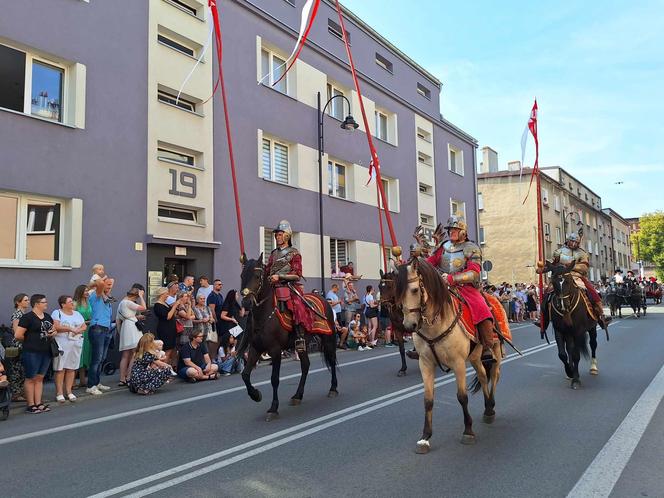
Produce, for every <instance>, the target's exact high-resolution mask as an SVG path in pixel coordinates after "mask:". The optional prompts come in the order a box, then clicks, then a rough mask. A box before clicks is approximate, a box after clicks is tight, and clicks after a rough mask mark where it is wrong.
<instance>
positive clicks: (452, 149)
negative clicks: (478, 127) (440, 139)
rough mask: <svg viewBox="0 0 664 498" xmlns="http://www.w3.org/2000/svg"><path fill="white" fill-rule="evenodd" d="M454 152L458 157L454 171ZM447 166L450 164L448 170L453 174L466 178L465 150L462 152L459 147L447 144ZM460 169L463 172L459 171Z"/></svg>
mask: <svg viewBox="0 0 664 498" xmlns="http://www.w3.org/2000/svg"><path fill="white" fill-rule="evenodd" d="M452 152H454V154H455V155H456V157H457V160H456V161H455V162H454V164H455V167H454V169H452ZM447 164H448V169H449V170H450V171H451V172H452V173H454V174H455V175H459V176H464V175H465V166H464V159H463V150H461V149H459V148H457V147H454V146H453V145H451V144H447ZM459 164H460V165H461V167H460V168H459ZM459 169H460V170H461V171H459Z"/></svg>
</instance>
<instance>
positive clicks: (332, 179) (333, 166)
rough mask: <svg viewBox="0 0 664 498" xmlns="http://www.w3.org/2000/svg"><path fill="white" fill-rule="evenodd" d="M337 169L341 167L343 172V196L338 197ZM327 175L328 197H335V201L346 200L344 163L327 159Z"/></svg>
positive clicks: (346, 178)
mask: <svg viewBox="0 0 664 498" xmlns="http://www.w3.org/2000/svg"><path fill="white" fill-rule="evenodd" d="M337 167H342V168H343V170H344V194H345V195H339V178H338V177H337ZM330 170H331V171H330ZM327 174H328V184H327V187H328V189H327V193H328V195H329V196H330V197H336V198H337V199H348V166H346V165H345V164H344V163H340V162H338V161H334V160H333V159H328V161H327ZM330 187H332V193H330Z"/></svg>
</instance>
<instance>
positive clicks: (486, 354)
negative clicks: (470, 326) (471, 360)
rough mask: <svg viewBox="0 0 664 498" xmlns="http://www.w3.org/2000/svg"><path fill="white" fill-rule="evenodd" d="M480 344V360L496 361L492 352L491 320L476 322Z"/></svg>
mask: <svg viewBox="0 0 664 498" xmlns="http://www.w3.org/2000/svg"><path fill="white" fill-rule="evenodd" d="M477 332H478V335H479V340H480V344H481V345H482V347H483V351H482V361H496V357H495V356H494V354H493V342H494V340H493V321H492V320H484V321H483V322H480V323H478V324H477Z"/></svg>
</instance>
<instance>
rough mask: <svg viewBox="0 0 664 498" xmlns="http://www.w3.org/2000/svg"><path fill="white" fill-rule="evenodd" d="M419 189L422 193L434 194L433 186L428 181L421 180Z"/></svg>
mask: <svg viewBox="0 0 664 498" xmlns="http://www.w3.org/2000/svg"><path fill="white" fill-rule="evenodd" d="M418 189H419V192H420V194H424V195H431V196H432V195H433V187H432V186H431V185H429V184H428V183H424V182H419V185H418Z"/></svg>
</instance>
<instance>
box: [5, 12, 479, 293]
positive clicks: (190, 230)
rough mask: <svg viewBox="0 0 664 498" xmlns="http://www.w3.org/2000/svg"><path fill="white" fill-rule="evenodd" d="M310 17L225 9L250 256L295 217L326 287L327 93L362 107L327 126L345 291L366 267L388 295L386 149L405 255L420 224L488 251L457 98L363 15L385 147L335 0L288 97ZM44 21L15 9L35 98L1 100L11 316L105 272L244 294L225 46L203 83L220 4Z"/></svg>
mask: <svg viewBox="0 0 664 498" xmlns="http://www.w3.org/2000/svg"><path fill="white" fill-rule="evenodd" d="M303 1H304V0H293V1H290V0H289V1H286V0H274V1H270V2H264V1H258V0H236V1H229V0H225V1H220V2H218V4H219V10H220V13H221V22H222V32H223V40H224V54H223V55H224V71H225V80H226V90H227V94H228V104H229V113H230V116H231V123H232V130H231V132H232V136H233V140H234V151H235V161H236V164H237V167H238V185H239V188H240V204H241V208H242V213H243V222H244V223H243V224H244V230H245V239H246V245H247V250H248V252H249V256H251V257H255V256H256V255H258V254H259V253H260V252H269V251H270V250H271V249H272V247H273V238H272V232H271V230H272V228H273V227H274V226H275V225H276V223H277V222H278V221H279V220H280V219H283V218H287V219H289V220H290V221H291V223H292V225H293V228H294V230H295V231H296V233H295V236H294V243H295V245H296V246H297V247H298V248H299V249H300V250H301V251H302V252H303V254H304V268H305V277H307V278H309V279H310V282H311V283H308V284H307V285H308V287H309V288H311V287H318V286H319V285H318V279H319V278H320V277H321V275H320V267H321V264H320V263H321V262H320V256H319V254H320V245H319V244H320V242H319V239H320V235H319V223H318V220H319V211H318V171H319V168H318V151H317V149H318V130H317V119H318V116H317V112H318V111H317V103H318V96H319V94H320V96H321V100H322V103H323V104H324V103H325V102H327V101H328V99H329V98H330V97H332V96H334V95H339V94H343V95H344V96H345V97H346V98H347V99H348V100H349V101H350V109H349V108H348V105H347V104H346V103H345V102H344V100H343V99H341V98H337V99H335V100H333V101H332V103H331V104H330V105H329V106H328V108H327V111H326V113H327V115H326V117H325V121H324V122H325V125H324V130H325V135H324V150H323V152H324V154H323V161H322V164H323V168H322V175H323V185H324V189H323V194H324V199H323V215H324V221H325V229H324V240H323V248H324V255H325V261H324V267H325V277H326V278H328V279H329V278H330V277H331V275H332V273H333V270H334V269H335V268H336V267H338V266H342V265H344V264H345V263H347V262H348V261H353V262H354V264H355V268H356V272H357V273H358V274H362V275H363V278H365V279H368V280H374V279H377V278H378V270H379V267H380V260H381V247H380V232H379V228H378V215H377V209H376V188H375V185H374V184H373V183H372V184H370V185H368V186H366V185H365V184H366V182H367V180H368V178H369V173H368V166H369V164H368V161H369V153H368V148H367V144H366V136H365V134H366V133H367V132H368V133H371V134H372V135H373V137H374V141H375V143H376V146H377V150H378V154H379V156H380V159H381V166H382V169H381V172H382V175H383V182H384V187H385V190H386V193H387V196H388V208H389V210H390V212H391V214H392V218H393V221H394V226H395V231H396V233H397V236H398V238H399V242H400V243H401V244H402V245H403V246H405V247H407V245H408V244H409V243H410V242H411V240H410V234H411V233H412V231H413V228H414V226H415V225H417V224H418V223H422V224H424V225H425V226H426V227H427V229H428V230H431V231H432V230H433V228H434V227H435V225H436V223H437V222H439V221H444V220H446V219H447V217H448V216H449V215H450V214H451V213H454V214H461V215H464V216H465V217H466V219H467V220H468V222H469V226H470V232H471V234H476V233H477V222H476V220H477V214H476V213H477V209H476V191H475V170H476V165H475V149H476V146H477V142H476V141H475V139H474V138H473V137H472V136H470V135H469V134H468V133H466V132H464V131H463V130H460V129H459V128H457V127H456V126H454V125H453V124H452V123H450V122H448V121H447V120H445V119H444V118H443V117H442V115H441V110H440V104H439V97H440V92H441V83H440V81H439V80H438V79H436V78H435V77H434V76H433V75H431V74H430V73H429V72H427V71H426V70H425V69H424V68H422V67H421V66H420V65H418V64H417V63H416V62H415V61H413V60H412V59H411V58H410V57H408V56H407V55H405V54H404V53H403V52H401V51H400V50H399V49H398V48H397V47H396V46H394V45H393V44H392V43H390V42H389V41H388V40H387V39H385V38H384V37H383V36H381V35H380V34H379V33H377V32H376V31H375V30H373V29H372V28H371V27H370V26H369V25H368V24H366V23H365V22H364V21H363V20H361V19H359V18H358V17H357V16H355V15H354V14H353V13H352V12H350V11H348V10H346V9H344V16H345V24H346V30H347V31H348V34H349V36H350V38H351V44H352V50H353V55H354V59H355V64H356V67H357V69H358V72H359V78H360V82H361V85H362V93H363V98H364V106H365V108H366V110H367V113H368V117H369V120H368V121H369V123H368V128H369V129H368V130H367V129H366V127H365V125H364V123H363V122H362V119H361V116H360V110H359V97H358V95H357V93H356V92H355V90H354V88H353V84H352V78H351V75H350V72H349V68H348V65H347V62H346V60H347V58H346V53H345V48H344V44H343V42H342V41H341V39H340V35H341V31H340V30H341V28H340V26H339V25H338V18H337V17H336V12H335V10H334V8H333V4H332V3H331V2H328V1H326V0H324V1H323V2H322V3H321V7H320V10H319V13H318V17H317V19H316V22H315V24H314V27H313V29H312V31H311V33H310V35H309V41H308V43H307V46H306V47H305V49H304V50H303V52H302V54H301V57H300V60H299V61H298V62H297V64H295V66H294V67H293V69H292V70H291V71H290V72H289V73H288V75H287V77H286V78H284V79H283V80H282V81H281V82H280V83H279V84H277V85H274V86H273V85H272V84H273V83H274V81H275V79H276V77H277V76H278V75H279V74H280V71H281V70H282V69H280V66H281V64H283V61H284V60H285V59H286V58H287V56H288V55H289V53H290V50H291V49H292V47H293V45H294V43H295V37H296V35H297V28H298V27H299V22H300V19H299V16H300V11H301V7H302V3H303ZM42 14H43V15H40V16H38V17H35V16H33V15H32V11H31V10H30V9H29V8H28V7H27V6H25V5H22V4H21V3H12V5H10V6H8V7H7V8H6V9H5V11H4V13H3V16H2V18H1V19H0V36H2V38H0V58H1V59H2V60H3V61H13V62H12V64H13V65H12V64H9V65H8V63H5V62H3V63H2V64H0V71H7V70H6V69H4V68H6V67H11V68H12V69H11V72H10V73H8V74H10V75H11V76H12V78H14V80H15V83H17V84H18V86H19V87H20V88H21V91H20V92H15V91H14V92H13V91H12V90H11V88H9V87H8V86H2V85H0V145H2V148H3V150H4V151H6V153H5V155H4V157H3V159H4V165H5V168H4V170H5V172H6V173H5V175H4V178H3V180H4V181H3V184H2V185H1V186H0V209H1V210H2V214H3V216H2V218H1V219H2V221H1V222H0V233H1V234H2V241H0V250H1V252H0V276H2V277H3V280H5V281H9V280H11V281H15V282H20V285H17V287H16V288H8V287H6V286H5V288H4V289H3V290H2V291H1V292H2V293H6V294H2V295H0V299H5V301H7V302H8V299H10V298H9V297H8V296H10V295H12V294H13V293H15V292H18V291H25V292H28V293H30V292H36V291H45V292H47V293H49V295H51V296H55V294H56V293H60V292H71V290H73V287H74V286H75V285H76V284H78V283H81V282H86V281H87V279H88V278H89V268H90V266H91V265H92V264H94V263H97V262H102V263H104V264H106V267H107V270H108V272H109V273H110V274H112V275H113V276H115V277H116V279H117V281H118V285H119V286H122V287H126V286H128V285H130V284H131V283H133V282H135V281H137V282H145V283H147V285H148V287H149V289H150V290H151V291H154V289H155V288H156V287H157V286H158V285H160V284H161V283H162V282H163V281H164V279H165V278H166V277H167V275H169V274H171V273H175V274H177V275H179V276H183V275H187V274H193V275H200V274H207V275H210V276H220V277H222V278H223V279H224V280H225V281H226V282H227V288H232V287H235V286H237V285H239V281H238V280H239V273H240V267H239V263H238V256H239V244H238V241H237V238H238V237H237V228H236V222H235V208H234V201H233V191H232V186H231V180H230V169H229V159H228V148H227V143H226V129H225V122H224V116H223V108H222V107H221V100H220V99H219V95H215V96H214V98H212V99H210V97H211V95H212V89H213V87H214V84H215V81H216V75H217V69H216V57H215V55H214V53H213V52H212V49H210V50H209V51H208V52H207V53H205V54H204V55H203V58H202V62H201V64H199V65H198V66H196V68H195V69H194V70H193V72H192V68H194V65H195V62H196V59H198V58H199V57H200V56H201V55H202V52H203V50H204V47H205V46H206V43H207V40H208V37H209V34H210V31H209V29H210V22H211V21H210V19H209V13H208V11H207V2H204V1H203V0H147V1H145V2H135V1H130V0H117V1H114V2H95V1H93V2H85V1H81V0H53V1H52V2H49V3H47V4H46V5H44V7H43V12H42ZM53 23H56V24H57V25H58V26H61V27H62V29H58V30H52V29H50V26H52V25H53ZM118 33H122V36H118ZM82 40H84V41H85V43H81V41H82ZM21 61H22V62H21ZM25 68H27V69H25ZM24 69H25V70H24ZM190 72H191V76H190V78H189V79H188V80H187V84H186V85H185V86H184V88H183V89H182V92H181V93H180V95H178V91H179V89H180V86H181V85H182V82H183V81H184V80H185V78H186V77H187V75H188V74H189V73H190ZM23 73H25V76H21V75H22V74H23ZM31 75H34V76H31ZM349 113H350V114H351V115H352V116H354V118H355V120H356V121H357V122H358V123H359V124H360V127H359V129H358V130H356V131H355V132H352V133H351V132H348V131H346V130H342V129H341V128H340V126H339V125H340V123H341V121H342V120H343V119H344V117H345V115H347V114H349ZM12 234H13V235H12ZM388 244H389V242H388ZM51 300H54V299H53V297H52V298H51Z"/></svg>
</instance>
